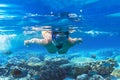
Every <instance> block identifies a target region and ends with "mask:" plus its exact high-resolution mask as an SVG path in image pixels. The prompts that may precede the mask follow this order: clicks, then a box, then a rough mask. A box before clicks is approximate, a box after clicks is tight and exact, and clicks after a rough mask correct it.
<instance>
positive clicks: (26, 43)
mask: <svg viewBox="0 0 120 80" xmlns="http://www.w3.org/2000/svg"><path fill="white" fill-rule="evenodd" d="M30 44H41V45H44V44H46V40H45V39H38V38H32V39H30V40H25V41H24V45H25V46H28V45H30Z"/></svg>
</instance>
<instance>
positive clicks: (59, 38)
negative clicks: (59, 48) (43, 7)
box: [52, 28, 69, 45]
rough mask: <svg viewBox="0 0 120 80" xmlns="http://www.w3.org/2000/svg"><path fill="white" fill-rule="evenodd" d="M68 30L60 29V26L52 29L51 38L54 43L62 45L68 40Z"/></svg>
mask: <svg viewBox="0 0 120 80" xmlns="http://www.w3.org/2000/svg"><path fill="white" fill-rule="evenodd" d="M68 37H69V32H68V31H62V30H61V29H60V28H55V29H53V30H52V40H53V42H54V43H55V44H56V45H63V44H64V42H65V41H67V40H68Z"/></svg>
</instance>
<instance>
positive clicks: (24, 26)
mask: <svg viewBox="0 0 120 80" xmlns="http://www.w3.org/2000/svg"><path fill="white" fill-rule="evenodd" d="M64 12H69V13H74V14H76V15H77V16H78V18H79V19H80V21H79V22H72V21H69V20H68V21H62V18H61V19H58V16H59V14H60V13H64ZM52 15H53V16H52ZM119 22H120V1H119V0H52V1H51V0H29V1H28V0H0V45H1V47H0V53H1V56H6V54H5V55H4V53H5V51H11V52H12V54H10V56H16V55H21V54H22V56H23V57H25V56H26V54H27V53H30V52H31V53H30V54H32V53H33V54H47V55H50V54H49V53H48V52H47V51H46V49H45V48H44V47H43V46H38V45H32V46H30V47H29V48H27V47H26V46H24V45H23V44H24V40H27V39H31V38H33V37H38V38H41V36H40V33H39V32H36V33H33V34H25V32H27V31H31V28H32V27H33V26H37V27H41V26H48V25H49V26H60V27H61V26H63V27H68V26H69V25H71V26H72V27H73V28H74V27H76V29H75V30H76V32H74V33H72V34H70V36H71V37H73V38H75V37H77V38H79V37H81V38H83V43H82V44H80V45H79V44H77V45H75V46H74V47H72V48H71V49H70V50H69V51H68V53H67V54H66V55H70V54H74V53H80V54H81V52H82V51H83V52H84V51H85V52H86V54H85V53H84V55H87V54H89V51H91V52H93V53H96V54H97V52H100V51H103V52H104V51H107V50H108V51H111V52H114V51H115V50H118V51H119V48H120V42H119V41H120V24H119ZM87 51H88V52H87ZM57 55H58V54H57ZM81 55H83V54H81ZM7 56H9V55H7ZM106 56H112V54H110V55H106Z"/></svg>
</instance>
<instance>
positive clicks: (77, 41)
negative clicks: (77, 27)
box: [69, 38, 82, 44]
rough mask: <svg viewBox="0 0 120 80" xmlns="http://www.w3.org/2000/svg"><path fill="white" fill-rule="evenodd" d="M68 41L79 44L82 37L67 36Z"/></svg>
mask: <svg viewBox="0 0 120 80" xmlns="http://www.w3.org/2000/svg"><path fill="white" fill-rule="evenodd" d="M69 41H70V42H71V43H72V44H77V43H78V44H80V43H81V42H82V38H69Z"/></svg>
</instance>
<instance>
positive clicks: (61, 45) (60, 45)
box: [52, 40, 63, 49]
mask: <svg viewBox="0 0 120 80" xmlns="http://www.w3.org/2000/svg"><path fill="white" fill-rule="evenodd" d="M52 43H53V44H54V46H56V47H57V49H61V48H62V47H63V44H59V45H56V44H55V42H54V41H53V40H52Z"/></svg>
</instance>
